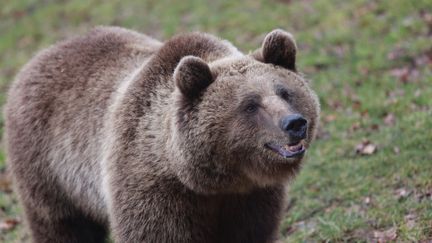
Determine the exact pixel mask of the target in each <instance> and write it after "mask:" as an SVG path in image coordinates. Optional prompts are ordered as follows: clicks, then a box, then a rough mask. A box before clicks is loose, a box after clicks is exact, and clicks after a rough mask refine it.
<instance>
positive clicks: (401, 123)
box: [0, 0, 432, 242]
mask: <svg viewBox="0 0 432 243" xmlns="http://www.w3.org/2000/svg"><path fill="white" fill-rule="evenodd" d="M96 25H117V26H122V27H127V28H132V29H134V30H137V31H140V32H143V33H146V34H148V35H151V36H153V37H155V38H158V39H160V40H166V39H167V38H169V37H171V36H172V35H175V34H178V33H182V32H187V31H195V30H198V31H204V32H209V33H212V34H214V35H217V36H220V37H222V38H225V39H228V40H229V41H231V42H232V43H233V44H234V45H236V46H237V47H239V49H241V50H242V51H244V52H245V53H248V52H249V51H251V50H254V49H256V48H258V47H259V46H260V44H261V41H262V40H263V38H264V36H265V34H266V33H268V32H269V31H271V30H272V29H275V28H282V29H284V30H287V31H290V32H291V33H293V34H294V36H295V37H296V39H297V43H298V46H299V54H298V59H297V60H298V61H297V62H298V68H299V70H300V71H301V72H303V73H304V75H305V76H306V77H307V78H308V79H310V80H311V84H312V86H313V88H314V89H315V90H316V91H317V93H318V95H319V97H320V100H321V104H322V114H321V128H320V131H319V135H318V138H317V141H316V142H315V143H314V144H313V146H312V148H311V149H310V151H309V152H308V155H307V158H306V163H305V165H304V168H303V170H302V171H301V173H300V174H299V176H298V177H297V179H296V180H295V181H294V182H293V183H292V185H291V187H290V192H289V200H288V206H287V208H286V212H285V215H284V219H283V221H282V224H281V228H280V239H281V241H282V242H297V241H319V242H327V241H331V242H335V241H368V242H370V241H372V242H374V241H375V242H377V241H379V242H386V241H398V242H408V241H411V242H413V241H424V242H430V241H432V117H431V115H432V1H431V0H416V1H408V0H391V1H390V0H388V1H384V0H383V1H378V0H376V1H373V0H369V1H367V0H352V1H345V0H332V1H331V0H303V1H291V0H270V1H265V0H251V1H242V2H240V1H232V0H215V1H198V0H183V1H167V0H141V1H137V0H111V1H102V0H85V1H84V0H83V1H79V0H60V1H54V0H38V1H37V0H13V1H12V0H0V104H1V105H3V104H4V102H5V100H6V92H7V89H8V85H9V84H10V83H11V81H12V80H13V78H14V76H15V75H16V73H17V72H18V71H19V69H20V68H21V67H22V66H23V65H24V64H25V63H26V62H27V61H29V59H30V58H31V57H32V56H34V55H35V53H36V52H37V51H39V50H41V49H43V48H45V47H48V46H50V45H52V44H54V43H55V42H57V41H59V40H63V39H65V38H68V37H72V36H75V35H79V34H82V33H84V32H86V31H88V30H89V29H91V28H92V27H94V26H96ZM0 127H1V128H0V129H1V131H0V132H1V133H3V131H2V127H3V120H1V126H0ZM2 143H4V142H3V141H2ZM2 147H3V146H2ZM5 157H6V156H5V154H4V152H3V149H1V152H0V242H27V241H28V237H27V236H26V233H25V229H24V226H23V217H22V214H21V208H20V206H19V205H18V204H17V200H16V196H15V195H14V193H13V192H12V185H11V181H10V177H9V176H8V174H7V170H6V169H7V165H6V161H5Z"/></svg>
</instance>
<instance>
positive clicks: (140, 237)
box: [110, 178, 217, 243]
mask: <svg viewBox="0 0 432 243" xmlns="http://www.w3.org/2000/svg"><path fill="white" fill-rule="evenodd" d="M146 184H147V183H146V182H143V181H142V182H141V184H139V183H138V184H135V183H131V182H129V183H128V180H127V179H126V180H123V181H122V182H119V183H118V184H117V185H116V186H115V188H113V189H115V190H114V191H113V194H112V195H111V199H110V200H111V208H110V211H111V212H110V214H111V215H110V217H111V226H112V230H113V236H114V239H115V242H116V243H129V242H137V243H139V242H149V243H152V242H162V243H164V242H173V243H182V242H185V243H186V242H188V243H190V242H197V243H198V242H214V239H215V235H214V234H215V232H214V229H215V227H214V226H215V224H216V218H217V217H216V216H215V214H216V213H215V211H216V210H212V209H211V208H212V207H211V205H212V204H215V203H216V201H215V200H212V199H210V198H207V197H200V196H197V195H195V194H194V193H193V192H191V191H189V190H188V189H186V188H185V187H184V186H183V185H182V184H181V183H180V182H178V181H177V180H176V179H174V178H173V179H167V178H164V179H157V180H155V181H153V182H150V184H148V185H146ZM139 187H142V188H139ZM202 205H206V207H205V208H203V207H202ZM209 206H210V207H209Z"/></svg>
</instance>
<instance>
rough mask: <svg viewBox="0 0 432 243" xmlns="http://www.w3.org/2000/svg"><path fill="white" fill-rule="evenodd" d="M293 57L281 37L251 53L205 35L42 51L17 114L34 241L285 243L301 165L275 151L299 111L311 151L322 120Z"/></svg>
mask: <svg viewBox="0 0 432 243" xmlns="http://www.w3.org/2000/svg"><path fill="white" fill-rule="evenodd" d="M295 54H296V46H295V42H294V40H293V39H292V36H291V35H290V34H288V33H286V32H284V31H281V30H276V31H273V32H271V33H270V34H269V35H267V37H266V39H265V40H264V43H263V46H262V48H261V49H259V50H258V51H256V52H254V53H253V54H252V55H243V54H242V53H240V52H239V51H238V50H237V49H236V48H235V47H233V46H232V45H231V44H230V43H229V42H227V41H222V40H220V39H218V38H216V37H213V36H211V35H207V34H201V33H192V34H185V35H180V36H177V37H174V38H172V39H170V40H168V41H167V42H165V43H161V42H159V41H157V40H154V39H151V38H150V37H147V36H145V35H142V34H139V33H136V32H133V31H129V30H125V29H121V28H117V27H99V28H96V29H94V30H93V31H91V32H89V33H88V34H86V35H84V36H82V37H78V38H74V39H71V40H67V41H65V42H61V43H59V44H57V45H55V46H53V47H51V48H48V49H47V50H44V51H42V52H41V53H40V54H38V55H37V56H36V57H35V58H34V59H33V60H32V61H31V62H30V63H29V64H27V65H26V66H25V67H24V68H23V70H22V71H21V72H20V73H19V74H18V76H17V78H16V80H15V82H14V83H13V85H12V87H11V89H10V92H9V95H8V102H7V106H6V136H7V153H8V163H9V166H10V169H11V170H12V172H13V175H14V179H15V183H16V189H17V192H18V194H19V196H20V201H21V203H22V205H23V206H24V209H25V214H26V218H27V222H28V225H29V228H30V231H31V235H32V238H33V240H34V242H37V243H40V242H89V243H91V242H104V240H105V239H106V238H107V234H108V232H109V231H111V232H112V235H113V237H114V240H115V241H116V242H125V243H126V242H176V243H181V242H273V241H275V239H276V235H277V228H278V222H279V218H280V213H281V211H282V209H283V207H284V204H283V203H284V194H285V193H284V191H285V187H286V181H287V180H289V179H290V178H292V177H293V176H294V175H295V173H296V172H297V171H298V169H299V167H300V164H301V163H300V162H301V157H298V158H292V159H286V158H282V157H281V156H279V155H277V154H275V153H274V152H272V151H269V150H268V149H266V148H264V146H263V145H264V144H265V143H266V142H269V141H272V142H280V143H281V144H282V143H283V144H286V143H289V141H290V140H289V138H287V136H286V134H284V132H283V131H281V130H280V129H279V128H278V122H279V120H280V118H281V117H282V116H285V115H287V114H291V113H300V114H302V115H303V116H304V117H305V118H306V119H307V120H308V137H307V139H306V146H308V145H309V143H310V141H311V139H312V138H313V136H314V133H315V128H316V123H317V120H318V113H319V104H318V101H317V99H316V96H315V94H314V93H313V91H311V90H310V89H309V87H308V84H307V82H305V81H304V80H303V79H302V77H301V76H299V75H298V74H297V73H296V72H295ZM281 86H283V87H282V89H283V90H285V89H287V90H288V92H285V93H283V95H281V94H280V93H281V92H280V90H281V88H280V87H281ZM275 87H276V88H275ZM277 87H279V88H277ZM275 89H276V90H275ZM287 94H288V95H289V96H290V97H289V98H287V97H286V96H287ZM251 97H252V98H251ZM251 99H255V101H256V102H257V103H259V108H257V111H256V112H255V113H253V114H252V113H251V112H245V110H248V111H250V110H251V109H250V108H248V109H244V106H245V104H246V105H247V103H248V102H249V100H251ZM249 103H250V102H249ZM248 107H250V106H248Z"/></svg>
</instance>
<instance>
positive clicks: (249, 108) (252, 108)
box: [245, 103, 258, 114]
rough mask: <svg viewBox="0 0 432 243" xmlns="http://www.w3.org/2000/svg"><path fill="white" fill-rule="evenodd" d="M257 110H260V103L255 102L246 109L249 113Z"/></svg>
mask: <svg viewBox="0 0 432 243" xmlns="http://www.w3.org/2000/svg"><path fill="white" fill-rule="evenodd" d="M257 110H258V105H257V104H255V103H250V104H248V105H247V106H246V108H245V111H246V112H247V113H249V114H252V113H255V112H256V111H257Z"/></svg>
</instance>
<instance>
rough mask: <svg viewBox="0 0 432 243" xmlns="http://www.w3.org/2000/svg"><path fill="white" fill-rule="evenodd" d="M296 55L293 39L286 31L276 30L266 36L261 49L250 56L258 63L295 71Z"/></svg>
mask: <svg viewBox="0 0 432 243" xmlns="http://www.w3.org/2000/svg"><path fill="white" fill-rule="evenodd" d="M296 53H297V45H296V43H295V40H294V37H293V36H292V35H291V34H290V33H288V32H286V31H283V30H280V29H276V30H273V31H272V32H270V33H268V34H267V35H266V37H265V38H264V41H263V43H262V47H261V48H260V49H258V50H257V51H255V52H254V53H252V56H253V57H254V58H255V59H256V60H258V61H260V62H264V63H271V64H274V65H278V66H281V67H284V68H286V69H289V70H292V71H296V65H295V62H296Z"/></svg>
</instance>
